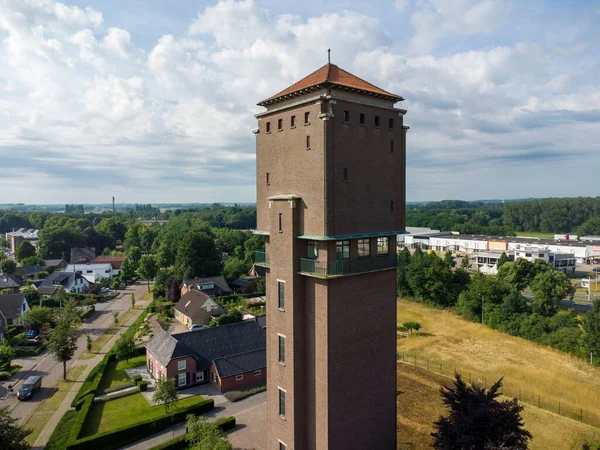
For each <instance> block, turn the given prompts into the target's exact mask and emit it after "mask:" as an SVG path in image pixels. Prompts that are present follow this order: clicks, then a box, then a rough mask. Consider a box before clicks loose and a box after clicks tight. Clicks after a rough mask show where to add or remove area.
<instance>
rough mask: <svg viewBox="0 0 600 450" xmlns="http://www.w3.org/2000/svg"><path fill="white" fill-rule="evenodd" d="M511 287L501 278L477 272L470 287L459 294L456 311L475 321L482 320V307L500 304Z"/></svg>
mask: <svg viewBox="0 0 600 450" xmlns="http://www.w3.org/2000/svg"><path fill="white" fill-rule="evenodd" d="M508 292H509V287H508V286H507V285H506V284H505V283H503V282H502V280H501V279H499V278H494V277H488V276H485V275H483V274H481V273H477V274H475V276H474V277H473V279H472V280H471V284H470V286H469V288H468V289H467V290H466V291H464V292H462V293H461V294H460V295H459V296H458V302H457V303H456V311H457V312H458V313H459V314H460V315H461V316H463V317H466V318H467V319H469V320H472V321H473V322H481V312H482V309H481V308H482V307H485V305H499V304H501V303H502V300H503V299H504V296H505V295H506V294H508Z"/></svg>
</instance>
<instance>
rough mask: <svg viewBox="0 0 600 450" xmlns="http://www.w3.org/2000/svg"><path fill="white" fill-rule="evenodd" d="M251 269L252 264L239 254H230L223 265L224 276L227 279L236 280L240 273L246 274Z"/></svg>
mask: <svg viewBox="0 0 600 450" xmlns="http://www.w3.org/2000/svg"><path fill="white" fill-rule="evenodd" d="M249 269H250V266H249V265H248V264H246V262H244V260H243V259H240V258H238V257H237V256H230V257H229V258H228V259H227V261H225V264H224V266H223V276H224V277H225V278H226V279H227V280H234V279H236V278H239V277H240V275H243V274H246V273H247V272H248V270H249Z"/></svg>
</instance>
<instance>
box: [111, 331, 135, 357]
mask: <svg viewBox="0 0 600 450" xmlns="http://www.w3.org/2000/svg"><path fill="white" fill-rule="evenodd" d="M115 349H116V355H117V358H118V359H119V360H124V359H125V360H127V361H129V360H130V359H131V358H132V357H133V356H134V355H135V342H133V336H129V335H126V336H121V337H120V338H119V340H118V341H117V345H116V347H115Z"/></svg>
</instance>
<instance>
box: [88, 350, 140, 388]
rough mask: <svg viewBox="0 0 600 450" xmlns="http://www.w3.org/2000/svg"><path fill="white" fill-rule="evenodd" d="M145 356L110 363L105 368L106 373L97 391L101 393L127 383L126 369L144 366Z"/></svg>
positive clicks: (128, 379) (129, 379)
mask: <svg viewBox="0 0 600 450" xmlns="http://www.w3.org/2000/svg"><path fill="white" fill-rule="evenodd" d="M145 365H146V356H145V355H141V356H136V357H135V358H131V359H130V360H129V361H110V362H109V363H108V367H107V368H106V373H105V374H104V377H103V378H102V381H101V382H100V385H99V386H98V389H99V390H101V391H103V390H104V389H108V388H111V387H114V386H118V385H119V384H123V383H127V382H128V381H131V378H129V377H128V376H127V372H125V371H126V370H127V369H133V368H134V367H139V366H145Z"/></svg>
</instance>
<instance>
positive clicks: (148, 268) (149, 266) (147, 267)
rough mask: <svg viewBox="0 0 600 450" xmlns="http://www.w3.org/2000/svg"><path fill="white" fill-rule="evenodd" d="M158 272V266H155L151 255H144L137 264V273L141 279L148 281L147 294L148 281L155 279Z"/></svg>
mask: <svg viewBox="0 0 600 450" xmlns="http://www.w3.org/2000/svg"><path fill="white" fill-rule="evenodd" d="M157 272H158V266H157V265H156V260H155V259H154V257H153V256H151V255H144V256H142V257H141V258H140V262H139V263H138V273H139V274H140V276H141V277H142V278H145V279H146V280H147V281H148V292H150V280H153V279H154V277H156V273H157Z"/></svg>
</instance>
